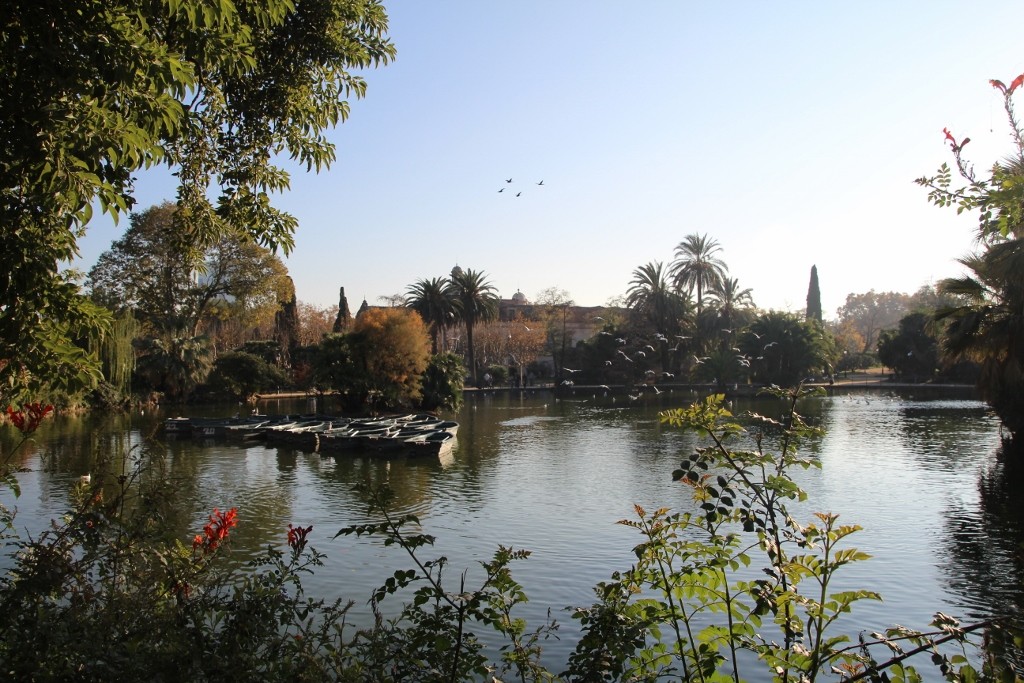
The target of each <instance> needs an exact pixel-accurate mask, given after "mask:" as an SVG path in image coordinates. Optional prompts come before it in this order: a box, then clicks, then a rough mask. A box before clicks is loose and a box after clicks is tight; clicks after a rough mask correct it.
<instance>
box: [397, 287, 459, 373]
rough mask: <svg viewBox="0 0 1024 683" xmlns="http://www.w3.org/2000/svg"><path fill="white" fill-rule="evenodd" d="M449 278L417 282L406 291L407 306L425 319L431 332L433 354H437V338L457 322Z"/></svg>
mask: <svg viewBox="0 0 1024 683" xmlns="http://www.w3.org/2000/svg"><path fill="white" fill-rule="evenodd" d="M451 295H452V292H451V283H450V282H449V281H448V278H444V277H435V278H431V279H429V280H426V279H421V280H417V281H416V282H415V283H414V284H412V285H409V288H408V289H407V290H406V296H405V305H406V306H407V307H408V308H411V309H412V310H414V311H416V312H417V313H419V314H420V317H421V318H423V322H425V323H426V324H427V329H429V330H430V342H431V348H432V353H435V354H436V353H437V351H438V344H437V338H438V336H439V335H440V333H441V332H442V331H443V330H444V329H445V328H446V327H448V325H451V324H452V323H453V322H455V301H454V300H453V299H452V296H451Z"/></svg>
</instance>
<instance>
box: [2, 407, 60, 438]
mask: <svg viewBox="0 0 1024 683" xmlns="http://www.w3.org/2000/svg"><path fill="white" fill-rule="evenodd" d="M52 412H53V406H52V405H49V404H47V405H43V404H42V403H38V402H36V403H26V404H25V405H23V406H22V407H21V410H15V409H14V406H7V419H8V420H10V421H11V424H13V425H14V426H15V427H17V428H18V431H20V432H21V433H22V434H25V435H28V434H31V433H32V432H34V431H36V429H38V427H39V424H40V423H41V422H42V421H43V419H45V418H46V416H47V415H49V414H50V413H52Z"/></svg>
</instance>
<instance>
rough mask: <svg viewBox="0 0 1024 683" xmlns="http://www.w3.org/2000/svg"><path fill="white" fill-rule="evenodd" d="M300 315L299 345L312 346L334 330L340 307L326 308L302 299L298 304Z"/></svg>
mask: <svg viewBox="0 0 1024 683" xmlns="http://www.w3.org/2000/svg"><path fill="white" fill-rule="evenodd" d="M297 310H298V315H299V340H298V343H299V346H312V345H313V344H319V343H320V341H321V340H322V339H323V338H324V337H325V336H326V335H328V334H330V333H331V332H332V331H333V327H334V323H335V321H336V320H337V319H338V307H337V306H327V307H326V308H323V307H320V306H317V305H315V304H311V303H308V302H306V301H300V302H298V304H297Z"/></svg>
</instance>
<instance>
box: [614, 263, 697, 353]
mask: <svg viewBox="0 0 1024 683" xmlns="http://www.w3.org/2000/svg"><path fill="white" fill-rule="evenodd" d="M626 307H627V308H629V309H630V310H631V311H633V312H634V313H636V314H637V315H638V316H639V317H640V319H641V320H642V321H643V323H644V327H645V328H646V329H647V330H648V331H651V332H660V333H661V334H664V335H674V334H676V333H678V332H679V330H680V322H681V320H682V318H683V317H684V316H685V315H686V314H687V312H688V309H689V298H688V297H687V296H684V295H683V294H680V293H679V291H678V290H677V289H675V287H673V286H672V284H671V283H670V281H669V273H668V269H667V268H666V267H665V266H664V264H663V263H662V262H661V261H652V262H650V263H646V264H644V265H642V266H639V267H638V268H637V269H636V270H634V271H633V279H632V280H630V281H629V289H627V290H626Z"/></svg>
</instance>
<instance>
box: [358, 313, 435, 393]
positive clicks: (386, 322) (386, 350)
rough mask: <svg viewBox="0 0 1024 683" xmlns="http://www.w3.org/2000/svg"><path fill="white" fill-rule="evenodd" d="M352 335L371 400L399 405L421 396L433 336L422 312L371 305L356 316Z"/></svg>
mask: <svg viewBox="0 0 1024 683" xmlns="http://www.w3.org/2000/svg"><path fill="white" fill-rule="evenodd" d="M353 336H354V337H355V338H356V339H357V345H356V346H357V349H358V352H357V353H358V354H359V356H360V357H361V359H362V363H363V368H364V369H365V371H366V379H367V386H368V388H369V390H370V396H371V400H374V401H375V402H377V403H379V404H380V406H381V407H387V408H396V407H399V406H408V405H410V404H411V403H413V402H414V401H416V400H417V399H419V397H420V389H421V383H422V381H423V372H424V371H425V370H426V369H427V363H429V361H430V335H429V334H428V332H427V326H426V325H424V324H423V319H422V318H420V316H419V314H417V313H416V312H415V311H411V310H409V309H408V308H405V307H404V306H394V307H390V308H370V309H367V310H366V311H365V312H364V313H363V314H362V315H360V316H359V317H357V318H356V321H355V325H354V326H353Z"/></svg>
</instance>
